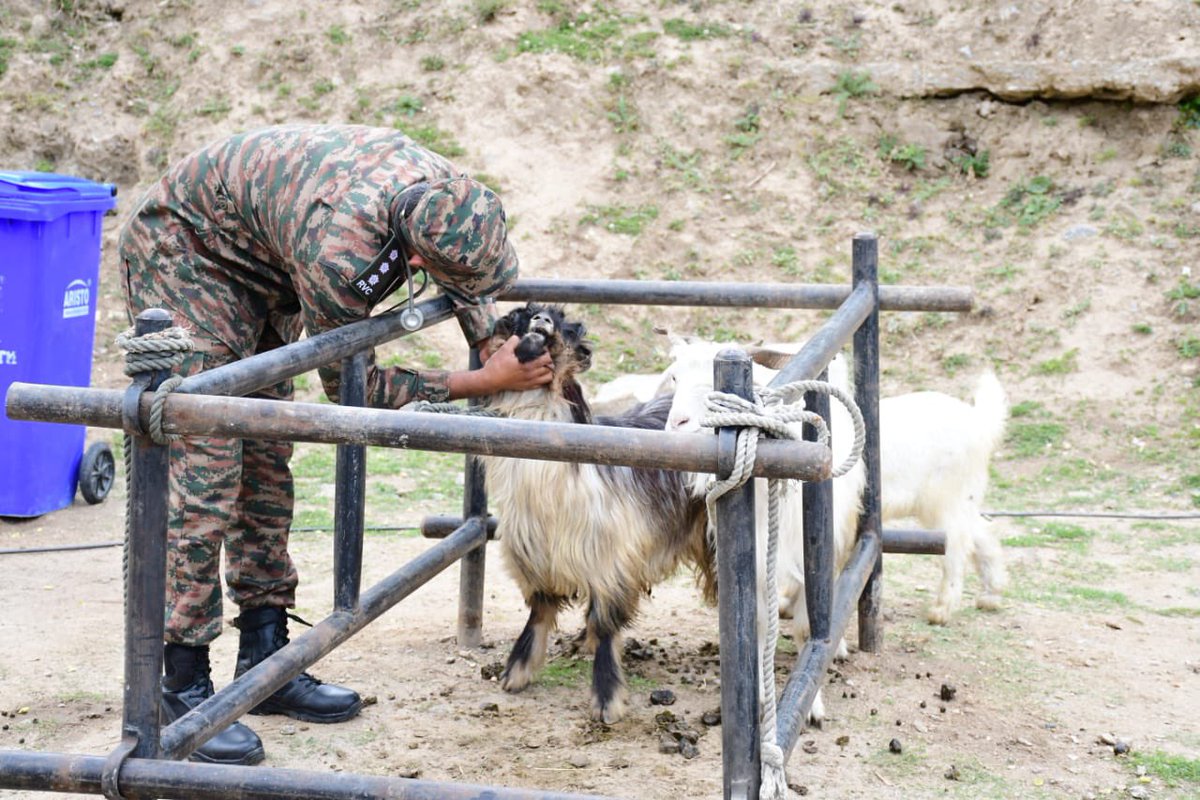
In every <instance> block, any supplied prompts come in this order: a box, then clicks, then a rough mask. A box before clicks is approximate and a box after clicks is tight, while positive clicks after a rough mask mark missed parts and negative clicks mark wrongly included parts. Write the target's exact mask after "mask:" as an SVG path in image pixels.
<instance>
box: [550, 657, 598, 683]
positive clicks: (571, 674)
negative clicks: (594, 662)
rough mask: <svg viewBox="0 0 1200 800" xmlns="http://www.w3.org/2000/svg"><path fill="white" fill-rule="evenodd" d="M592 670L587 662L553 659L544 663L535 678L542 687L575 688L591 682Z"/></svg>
mask: <svg viewBox="0 0 1200 800" xmlns="http://www.w3.org/2000/svg"><path fill="white" fill-rule="evenodd" d="M591 674H592V669H591V666H590V665H589V664H588V662H587V661H584V660H583V659H578V658H555V659H552V660H550V661H549V662H547V663H546V666H545V667H544V668H543V669H542V671H541V673H540V674H539V675H538V677H537V683H539V684H541V685H542V686H565V687H567V688H576V687H580V686H583V685H585V684H587V683H588V682H590V681H591Z"/></svg>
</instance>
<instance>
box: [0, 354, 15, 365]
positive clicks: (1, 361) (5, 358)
mask: <svg viewBox="0 0 1200 800" xmlns="http://www.w3.org/2000/svg"><path fill="white" fill-rule="evenodd" d="M16 365H17V351H16V350H0V366H5V367H15V366H16Z"/></svg>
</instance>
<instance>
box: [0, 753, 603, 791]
mask: <svg viewBox="0 0 1200 800" xmlns="http://www.w3.org/2000/svg"><path fill="white" fill-rule="evenodd" d="M103 765H104V759H103V758H100V757H98V756H84V755H73V754H54V753H31V752H29V751H27V750H0V787H4V788H9V789H26V790H32V791H45V792H83V793H87V794H100V792H101V786H100V784H101V777H100V775H101V770H102V769H103ZM120 788H121V790H122V791H124V792H126V793H128V792H130V791H136V792H138V794H139V796H146V797H161V798H171V800H299V799H300V798H304V800H364V798H381V799H382V798H387V800H485V799H486V798H494V800H605V798H602V797H598V796H596V795H582V794H565V793H562V792H549V791H539V790H537V789H509V788H504V787H495V786H480V785H476V784H469V783H441V782H436V781H426V780H415V779H412V778H392V777H386V776H379V775H355V774H353V773H350V772H334V773H331V772H317V771H315V770H299V769H281V768H278V767H263V766H258V767H233V766H221V765H217V764H194V763H188V762H174V761H154V760H149V759H141V758H136V759H130V760H128V761H126V762H125V768H124V769H123V770H122V771H121V783H120Z"/></svg>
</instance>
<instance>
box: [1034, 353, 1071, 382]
mask: <svg viewBox="0 0 1200 800" xmlns="http://www.w3.org/2000/svg"><path fill="white" fill-rule="evenodd" d="M1078 355H1079V350H1078V349H1076V348H1072V349H1070V350H1068V351H1067V352H1065V353H1063V354H1062V355H1061V356H1059V357H1058V358H1048V359H1046V360H1045V361H1040V362H1038V363H1037V364H1034V365H1033V372H1034V374H1035V375H1066V374H1068V373H1071V372H1074V371H1075V370H1077V369H1078V368H1079V365H1078V364H1077V363H1076V356H1078Z"/></svg>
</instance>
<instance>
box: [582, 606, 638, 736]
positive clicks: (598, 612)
mask: <svg viewBox="0 0 1200 800" xmlns="http://www.w3.org/2000/svg"><path fill="white" fill-rule="evenodd" d="M632 603H634V604H636V603H637V597H636V595H635V596H634V598H633V599H632ZM621 605H623V606H624V608H620V609H618V608H601V607H600V606H598V605H596V604H595V602H594V601H593V604H592V605H591V606H590V607H589V608H588V638H589V640H591V641H594V642H595V649H596V654H595V656H594V657H593V660H592V718H593V719H597V720H600V721H601V722H603V723H604V724H605V725H611V724H613V723H614V722H617V721H618V720H620V719H621V718H622V717H624V716H625V698H626V695H627V694H628V691H627V689H626V686H625V672H624V670H623V669H622V668H621V656H620V647H621V641H622V637H621V630H622V629H623V628H625V627H626V626H627V625H628V624H629V622H630V620H631V619H632V617H633V611H634V609H635V607H636V606H631V605H629V604H628V603H624V604H621Z"/></svg>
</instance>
